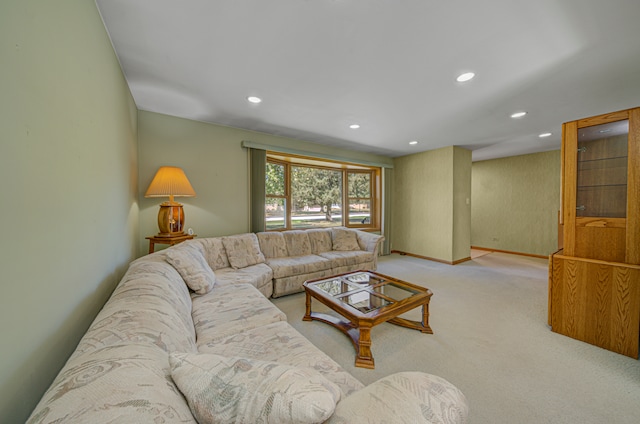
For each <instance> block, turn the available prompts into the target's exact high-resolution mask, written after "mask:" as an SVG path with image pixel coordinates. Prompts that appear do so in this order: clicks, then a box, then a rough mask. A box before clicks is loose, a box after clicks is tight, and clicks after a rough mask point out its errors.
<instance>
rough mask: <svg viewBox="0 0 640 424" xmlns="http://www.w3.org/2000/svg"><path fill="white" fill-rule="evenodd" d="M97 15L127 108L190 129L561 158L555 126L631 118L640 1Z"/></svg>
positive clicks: (251, 3)
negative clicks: (627, 114)
mask: <svg viewBox="0 0 640 424" xmlns="http://www.w3.org/2000/svg"><path fill="white" fill-rule="evenodd" d="M96 3H97V5H98V8H99V10H100V13H101V15H102V17H103V20H104V23H105V26H106V28H107V31H108V32H109V35H110V37H111V40H112V43H113V46H114V48H115V51H116V54H117V55H118V58H119V60H120V63H121V66H122V69H123V71H124V74H125V76H126V79H127V81H128V84H129V87H130V89H131V92H132V94H133V97H134V99H135V102H136V104H137V106H138V108H140V109H142V110H147V111H152V112H159V113H163V114H168V115H174V116H179V117H183V118H188V119H193V120H198V121H205V122H212V123H216V124H222V125H227V126H232V127H237V128H244V129H249V130H254V131H261V132H265V133H269V134H275V135H280V136H285V137H292V138H297V139H301V140H306V141H312V142H317V143H322V144H327V145H332V146H338V147H343V148H347V149H352V150H358V151H364V152H370V153H375V154H381V155H386V156H392V157H395V156H401V155H406V154H410V153H415V152H419V151H424V150H432V149H436V148H440V147H444V146H450V145H456V146H461V147H465V148H468V149H471V150H473V159H474V160H484V159H492V158H497V157H505V156H513V155H519V154H526V153H533V152H539V151H545V150H553V149H558V148H559V147H560V135H561V125H562V123H563V122H566V121H570V120H574V119H578V118H583V117H588V116H592V115H597V114H601V113H606V112H611V111H616V110H621V109H626V108H630V107H636V106H640V0H607V1H602V0H536V1H531V0H484V1H478V0H179V1H178V0H97V1H96ZM465 71H473V72H475V73H476V77H475V78H474V79H473V80H471V81H469V82H467V83H458V82H456V81H455V78H456V77H457V76H458V74H460V73H462V72H465ZM252 95H255V96H259V97H261V98H262V99H263V102H262V103H261V104H259V105H254V104H251V103H249V102H248V101H247V96H252ZM520 110H523V111H527V112H528V114H527V115H526V116H525V117H523V118H520V119H512V118H510V117H509V115H510V114H511V113H513V112H516V111H520ZM352 123H358V124H360V125H361V128H359V129H357V130H353V129H350V128H349V125H350V124H352ZM543 132H552V133H553V135H552V136H550V137H548V138H545V139H541V138H539V137H538V134H540V133H543ZM411 140H417V141H418V144H417V145H414V146H411V145H409V141H411Z"/></svg>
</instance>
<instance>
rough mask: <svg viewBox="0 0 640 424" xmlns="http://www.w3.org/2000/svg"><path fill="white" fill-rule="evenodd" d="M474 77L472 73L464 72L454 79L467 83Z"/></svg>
mask: <svg viewBox="0 0 640 424" xmlns="http://www.w3.org/2000/svg"><path fill="white" fill-rule="evenodd" d="M475 76H476V74H474V73H473V72H465V73H464V74H460V75H458V78H456V81H458V82H466V81H469V80H470V79H473V77H475Z"/></svg>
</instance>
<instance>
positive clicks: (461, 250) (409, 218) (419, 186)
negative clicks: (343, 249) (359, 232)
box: [391, 146, 471, 262]
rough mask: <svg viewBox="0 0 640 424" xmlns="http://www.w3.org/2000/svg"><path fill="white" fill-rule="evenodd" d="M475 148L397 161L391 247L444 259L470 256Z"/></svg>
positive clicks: (395, 166) (455, 148)
mask: <svg viewBox="0 0 640 424" xmlns="http://www.w3.org/2000/svg"><path fill="white" fill-rule="evenodd" d="M470 169H471V152H470V151H468V150H466V149H462V148H459V147H453V146H451V147H444V148H441V149H437V150H431V151H427V152H422V153H416V154H413V155H408V156H402V157H399V158H396V159H395V160H394V170H393V174H394V177H393V192H392V206H391V209H392V211H391V249H392V250H397V251H401V252H406V253H411V254H414V255H419V256H424V257H428V258H433V259H437V260H441V261H444V262H455V261H458V260H461V259H466V258H468V257H469V246H470V244H469V243H470V236H469V226H470V224H469V222H470V206H469V204H468V202H467V199H469V198H470V197H471V193H470V191H471V182H470V179H471V171H470Z"/></svg>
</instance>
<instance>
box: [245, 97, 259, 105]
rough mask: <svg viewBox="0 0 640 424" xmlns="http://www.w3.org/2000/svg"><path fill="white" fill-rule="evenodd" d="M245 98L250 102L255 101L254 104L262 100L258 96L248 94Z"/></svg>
mask: <svg viewBox="0 0 640 424" xmlns="http://www.w3.org/2000/svg"><path fill="white" fill-rule="evenodd" d="M247 100H249V101H250V102H251V103H256V104H257V103H260V102H261V101H262V99H261V98H260V97H256V96H249V97H247Z"/></svg>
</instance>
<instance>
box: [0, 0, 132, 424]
mask: <svg viewBox="0 0 640 424" xmlns="http://www.w3.org/2000/svg"><path fill="white" fill-rule="evenodd" d="M0 57H1V58H2V59H1V61H2V65H1V66H0V73H1V78H0V93H2V97H1V99H0V128H1V131H2V138H1V140H0V181H2V183H3V184H2V185H1V186H0V198H1V199H2V221H3V224H2V236H3V242H2V243H1V244H0V268H1V269H2V279H1V280H0V285H1V290H2V296H1V297H0V339H1V340H2V354H1V355H2V361H1V362H0V422H3V423H20V422H24V421H25V419H26V418H27V416H28V415H29V414H30V413H31V411H32V409H33V408H34V407H35V405H36V403H37V402H38V400H39V399H40V397H41V396H42V394H43V393H44V391H45V390H46V388H47V387H48V386H49V385H50V384H51V381H52V380H53V378H54V377H55V376H56V374H57V373H58V371H59V370H60V368H61V367H62V366H63V365H64V363H65V361H66V359H67V358H68V356H69V355H70V353H71V352H72V351H73V350H74V349H75V347H76V345H77V343H78V341H79V339H80V337H81V336H82V334H83V333H84V332H85V331H86V329H87V327H88V325H89V324H90V323H91V321H92V320H93V318H94V317H95V315H96V313H97V312H98V311H99V310H100V308H101V307H102V305H103V304H104V302H105V300H106V299H107V297H108V296H109V295H110V293H111V291H112V290H113V288H114V286H115V284H116V283H117V282H118V281H119V279H120V278H121V277H122V273H123V271H124V269H125V267H126V265H127V263H128V262H129V261H130V260H131V259H132V258H134V257H135V253H136V248H137V241H138V240H137V236H138V205H137V196H136V195H137V193H136V188H137V165H136V163H137V140H136V138H137V135H136V132H137V129H136V120H137V118H136V114H137V112H136V108H135V104H134V102H133V99H132V97H131V95H130V93H129V89H128V87H127V85H126V83H125V80H124V78H123V75H122V72H121V70H120V67H119V64H118V61H117V59H116V57H115V55H114V52H113V49H112V46H111V43H110V41H109V38H108V37H107V34H106V31H105V29H104V26H103V24H102V20H101V19H100V16H99V14H98V11H97V8H96V5H95V3H94V1H92V0H59V1H42V0H40V1H36V0H3V1H2V2H0Z"/></svg>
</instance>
